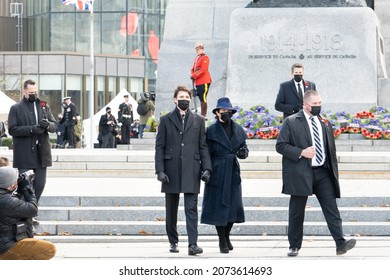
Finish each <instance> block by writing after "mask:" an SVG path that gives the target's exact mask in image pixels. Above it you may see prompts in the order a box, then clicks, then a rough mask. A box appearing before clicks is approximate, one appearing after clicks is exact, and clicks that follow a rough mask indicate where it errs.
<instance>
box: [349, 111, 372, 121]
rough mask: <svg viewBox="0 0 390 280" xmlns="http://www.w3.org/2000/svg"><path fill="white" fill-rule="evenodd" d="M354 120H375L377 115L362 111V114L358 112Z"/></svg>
mask: <svg viewBox="0 0 390 280" xmlns="http://www.w3.org/2000/svg"><path fill="white" fill-rule="evenodd" d="M354 118H359V119H368V118H375V114H374V113H373V112H370V111H361V112H357V113H356V115H355V117H354Z"/></svg>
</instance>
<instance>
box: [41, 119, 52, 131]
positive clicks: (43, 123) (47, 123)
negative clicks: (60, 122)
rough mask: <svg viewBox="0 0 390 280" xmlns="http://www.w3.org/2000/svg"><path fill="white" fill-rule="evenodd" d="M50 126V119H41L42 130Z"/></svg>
mask: <svg viewBox="0 0 390 280" xmlns="http://www.w3.org/2000/svg"><path fill="white" fill-rule="evenodd" d="M49 125H50V122H49V120H48V119H41V121H40V122H39V126H40V127H42V128H45V129H46V128H48V127H49Z"/></svg>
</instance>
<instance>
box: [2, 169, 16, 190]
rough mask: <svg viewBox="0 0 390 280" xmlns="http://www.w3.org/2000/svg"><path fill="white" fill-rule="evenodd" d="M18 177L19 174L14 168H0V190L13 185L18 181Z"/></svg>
mask: <svg viewBox="0 0 390 280" xmlns="http://www.w3.org/2000/svg"><path fill="white" fill-rule="evenodd" d="M18 175H19V172H18V170H17V169H16V168H12V167H10V166H2V167H0V188H1V189H6V188H8V187H10V186H12V185H13V184H15V183H16V182H17V180H18Z"/></svg>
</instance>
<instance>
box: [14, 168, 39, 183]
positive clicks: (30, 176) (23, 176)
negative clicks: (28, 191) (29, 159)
mask: <svg viewBox="0 0 390 280" xmlns="http://www.w3.org/2000/svg"><path fill="white" fill-rule="evenodd" d="M34 178H35V173H34V170H32V169H30V170H27V171H26V172H23V173H19V177H18V182H21V181H23V180H27V181H32V180H34Z"/></svg>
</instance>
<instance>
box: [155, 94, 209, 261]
mask: <svg viewBox="0 0 390 280" xmlns="http://www.w3.org/2000/svg"><path fill="white" fill-rule="evenodd" d="M173 99H174V103H175V105H176V107H175V109H173V110H172V111H171V112H170V113H168V114H167V115H165V116H162V117H161V119H160V123H159V126H158V131H157V136H156V151H155V168H156V174H157V179H158V180H159V181H160V182H162V184H161V191H162V192H163V193H165V207H166V231H167V235H168V240H169V242H170V249H169V251H170V252H171V253H177V252H179V249H178V241H179V240H178V232H177V211H178V207H179V196H180V193H184V208H185V216H186V227H187V234H188V244H189V247H188V254H189V255H197V254H201V253H202V252H203V250H202V248H200V247H198V245H197V240H198V209H197V205H198V194H199V192H200V180H201V179H202V180H203V181H205V182H207V181H208V180H210V176H211V170H212V169H211V161H210V155H209V150H208V147H207V142H206V133H205V130H206V129H205V121H204V118H203V117H201V116H199V115H196V114H194V113H192V112H191V111H190V110H189V109H188V108H189V104H190V100H191V91H190V90H189V89H188V88H186V87H183V86H178V87H177V88H176V89H175V92H174V96H173Z"/></svg>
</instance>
